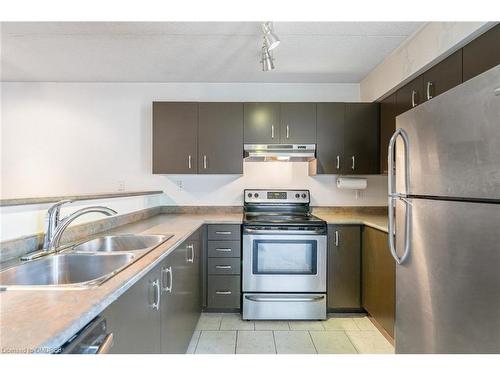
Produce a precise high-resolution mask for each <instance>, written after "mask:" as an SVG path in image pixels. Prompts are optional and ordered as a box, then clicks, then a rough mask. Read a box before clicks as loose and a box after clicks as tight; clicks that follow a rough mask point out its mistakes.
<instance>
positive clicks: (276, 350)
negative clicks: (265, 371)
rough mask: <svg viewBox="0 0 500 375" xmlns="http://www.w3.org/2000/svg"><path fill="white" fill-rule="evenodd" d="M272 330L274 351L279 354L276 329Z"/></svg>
mask: <svg viewBox="0 0 500 375" xmlns="http://www.w3.org/2000/svg"><path fill="white" fill-rule="evenodd" d="M271 332H272V333H273V342H274V353H275V354H278V346H277V345H276V336H274V331H271Z"/></svg>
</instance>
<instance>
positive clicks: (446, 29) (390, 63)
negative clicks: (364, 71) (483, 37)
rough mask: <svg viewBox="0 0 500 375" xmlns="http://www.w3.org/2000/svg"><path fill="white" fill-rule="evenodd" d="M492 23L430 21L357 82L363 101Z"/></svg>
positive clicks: (398, 83)
mask: <svg viewBox="0 0 500 375" xmlns="http://www.w3.org/2000/svg"><path fill="white" fill-rule="evenodd" d="M491 25H492V23H487V22H429V23H427V24H426V25H425V26H424V27H423V28H422V29H420V30H419V31H418V32H417V33H416V34H415V35H413V37H411V38H409V39H408V40H407V41H406V42H405V43H403V44H402V45H401V46H399V47H398V48H396V49H395V50H394V51H393V52H392V53H391V54H389V56H387V57H386V58H385V59H384V61H383V62H382V63H380V64H379V65H378V66H377V67H376V68H375V69H373V70H372V71H371V72H370V73H369V74H368V75H367V76H366V77H365V78H364V79H363V80H362V81H361V83H360V96H361V100H362V101H368V102H371V101H375V100H377V99H379V98H380V97H381V96H383V95H385V94H386V93H388V92H390V91H395V89H396V88H399V87H400V86H401V85H402V84H404V83H406V82H407V81H409V80H410V79H412V78H413V77H416V76H417V75H419V74H420V73H421V72H423V71H425V70H426V69H427V68H428V67H429V66H431V65H433V64H435V63H436V62H438V61H441V60H443V59H444V58H446V57H448V56H449V55H451V54H452V53H453V52H455V51H457V50H458V49H460V48H461V47H463V46H464V45H465V44H466V43H468V42H469V41H470V40H472V39H474V37H476V36H477V35H479V34H481V33H482V32H484V30H486V29H487V28H489V27H491Z"/></svg>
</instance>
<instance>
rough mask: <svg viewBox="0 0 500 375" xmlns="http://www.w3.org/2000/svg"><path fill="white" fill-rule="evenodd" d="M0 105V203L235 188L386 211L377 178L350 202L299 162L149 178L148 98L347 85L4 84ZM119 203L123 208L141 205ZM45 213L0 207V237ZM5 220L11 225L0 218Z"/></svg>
mask: <svg viewBox="0 0 500 375" xmlns="http://www.w3.org/2000/svg"><path fill="white" fill-rule="evenodd" d="M1 100H2V101H1V103H2V115H1V118H2V137H1V146H2V147H1V162H2V170H1V188H2V189H1V190H2V198H15V197H25V196H52V195H65V194H81V193H99V192H112V191H117V190H118V189H119V188H124V189H125V190H151V189H155V190H156V189H158V190H163V191H165V196H164V197H163V198H161V200H160V201H159V202H160V203H161V204H177V205H240V204H241V202H242V191H243V189H244V188H259V187H262V188H264V187H276V188H288V187H295V188H309V189H311V191H312V197H313V204H314V205H385V204H386V199H385V197H386V188H385V181H386V178H385V177H380V176H372V177H370V178H369V187H368V189H367V190H366V191H365V192H363V195H362V197H361V198H359V199H356V198H355V194H354V192H352V191H347V192H346V191H339V190H337V189H336V187H335V184H334V182H335V179H334V176H317V177H309V176H308V173H307V164H306V163H293V164H292V163H275V164H271V163H266V164H262V163H258V164H255V163H245V167H244V175H243V176H235V175H232V176H221V175H219V176H156V175H152V173H151V102H152V101H153V100H179V101H181V100H195V101H358V100H359V85H357V84H202V83H191V84H183V83H179V84H175V83H173V84H169V83H160V84H145V83H144V84H142V83H5V82H4V83H2V99H1ZM179 181H181V184H182V189H181V188H179V186H178V184H179ZM127 199H129V200H130V202H131V203H127V204H125V205H124V206H123V207H122V210H125V211H127V210H132V209H140V208H144V207H147V206H148V205H149V204H150V203H148V204H146V203H144V202H142V201H140V200H139V201H138V200H137V198H135V199H132V198H127ZM114 202H116V200H110V201H105V200H102V201H99V204H105V205H106V204H108V205H110V206H113V204H114ZM30 207H31V208H30ZM45 209H46V207H37V206H29V207H24V208H21V207H17V208H16V207H11V208H4V209H3V210H2V216H3V217H2V219H3V220H2V221H3V223H2V235H1V238H2V239H6V238H13V237H16V236H18V235H20V234H30V233H32V231H33V230H34V229H37V231H38V230H39V229H40V228H43V214H42V213H43V211H44V210H45ZM20 211H22V212H23V213H22V215H21V214H20V213H19V212H20ZM12 215H17V217H18V218H20V219H19V220H18V219H16V220H14V221H10V218H13V217H14V216H12ZM19 215H20V216H19ZM9 222H10V223H11V224H4V223H9ZM14 224H15V225H14Z"/></svg>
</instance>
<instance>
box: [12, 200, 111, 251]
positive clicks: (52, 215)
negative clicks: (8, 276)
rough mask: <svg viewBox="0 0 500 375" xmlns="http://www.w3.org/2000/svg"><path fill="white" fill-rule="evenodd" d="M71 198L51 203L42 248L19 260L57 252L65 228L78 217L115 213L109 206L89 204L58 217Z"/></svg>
mask: <svg viewBox="0 0 500 375" xmlns="http://www.w3.org/2000/svg"><path fill="white" fill-rule="evenodd" d="M71 202H73V201H72V200H62V201H59V202H57V203H55V204H54V205H52V206H51V207H50V208H49V210H48V211H47V226H46V231H45V238H44V241H43V249H42V251H39V252H37V253H34V254H31V255H28V256H25V257H22V258H21V260H23V261H24V260H32V259H36V258H39V257H42V256H45V255H48V254H52V253H57V252H58V248H59V244H60V242H61V237H62V235H63V233H64V231H65V230H66V228H67V227H68V226H69V225H70V224H71V223H72V222H73V221H74V220H75V219H77V218H78V217H80V216H82V215H84V214H88V213H93V212H98V213H102V214H104V215H106V216H112V215H116V214H117V212H116V211H115V210H113V209H111V208H109V207H104V206H90V207H84V208H81V209H79V210H77V211H75V212H73V213H72V214H70V215H68V216H66V217H65V218H64V219H60V214H61V206H63V205H64V204H66V203H71Z"/></svg>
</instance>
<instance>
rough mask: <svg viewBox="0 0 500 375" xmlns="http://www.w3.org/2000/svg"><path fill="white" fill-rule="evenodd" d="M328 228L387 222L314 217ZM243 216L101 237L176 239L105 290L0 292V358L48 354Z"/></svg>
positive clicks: (141, 227)
mask: <svg viewBox="0 0 500 375" xmlns="http://www.w3.org/2000/svg"><path fill="white" fill-rule="evenodd" d="M316 215H317V216H319V217H321V218H322V219H324V220H325V221H327V222H328V223H329V224H364V225H368V226H371V227H374V228H376V229H380V230H384V231H387V219H386V217H385V216H383V215H374V214H345V213H341V214H330V213H328V214H326V213H321V214H318V213H316ZM241 222H242V215H241V214H227V213H215V214H160V215H157V216H154V217H151V218H149V219H146V220H142V221H139V222H136V223H133V224H128V225H125V226H122V227H119V228H116V229H114V230H112V231H108V232H106V233H101V234H100V235H103V234H116V233H135V234H172V235H173V237H172V238H170V239H169V240H168V241H166V242H164V243H163V244H161V245H159V246H158V247H156V248H155V249H153V250H152V251H150V252H149V253H147V254H146V255H144V256H143V257H142V258H140V259H139V260H137V261H136V262H135V263H133V264H131V265H130V266H129V267H127V268H126V269H125V270H123V271H121V272H120V273H118V274H117V275H116V276H114V277H112V278H111V279H109V280H108V281H106V282H105V283H103V284H102V285H100V286H98V287H96V288H93V289H84V290H67V289H66V290H64V289H58V290H54V289H53V290H7V291H2V292H0V350H1V353H9V352H11V353H31V352H39V353H47V352H51V351H53V350H55V349H57V348H58V347H59V346H61V345H62V344H63V343H64V342H66V341H67V340H68V339H69V338H71V337H72V336H73V334H75V333H76V332H78V331H79V330H80V329H81V328H83V327H84V326H85V325H86V324H87V323H88V322H90V321H91V320H92V319H93V318H94V317H95V316H97V315H98V314H99V313H100V312H102V311H103V310H104V309H105V308H106V307H107V306H109V305H110V304H111V303H112V302H113V301H115V300H116V299H117V298H118V297H119V296H120V295H122V294H123V293H124V292H125V291H126V290H127V289H129V288H130V287H131V286H132V285H133V284H134V283H135V282H136V281H137V280H139V279H140V278H141V277H142V276H144V275H145V274H147V273H148V272H149V271H150V270H151V269H153V268H154V267H155V266H156V265H157V264H158V263H159V262H160V261H161V260H163V259H164V258H165V257H166V256H167V255H168V254H169V253H170V252H171V251H172V250H173V249H175V248H176V247H177V246H178V245H179V244H180V243H182V242H183V241H184V240H185V239H187V238H188V237H189V236H190V235H191V234H192V233H194V231H196V230H197V229H198V228H199V227H200V226H201V225H203V224H210V223H228V224H240V223H241Z"/></svg>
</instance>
